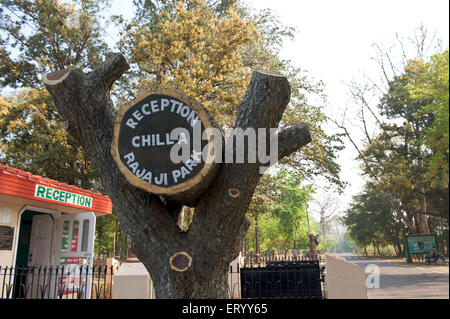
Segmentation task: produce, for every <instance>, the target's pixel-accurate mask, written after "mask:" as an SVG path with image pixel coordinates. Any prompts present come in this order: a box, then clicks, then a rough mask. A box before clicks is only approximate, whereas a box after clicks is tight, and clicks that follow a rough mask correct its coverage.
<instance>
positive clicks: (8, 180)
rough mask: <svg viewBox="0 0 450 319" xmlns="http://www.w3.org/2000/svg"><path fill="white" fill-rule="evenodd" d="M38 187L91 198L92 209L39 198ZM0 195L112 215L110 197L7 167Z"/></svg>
mask: <svg viewBox="0 0 450 319" xmlns="http://www.w3.org/2000/svg"><path fill="white" fill-rule="evenodd" d="M37 185H41V186H45V187H51V188H52V189H53V190H58V194H62V193H71V194H76V195H82V196H86V197H90V198H92V203H90V207H89V208H88V207H82V206H80V205H77V203H76V202H75V201H74V200H73V201H72V203H68V202H67V201H66V202H64V201H58V200H55V199H53V198H52V197H51V196H50V197H47V198H42V197H38V196H36V195H35V194H36V187H37ZM0 194H5V195H10V196H16V197H22V198H27V199H32V200H37V201H42V202H46V203H52V204H55V203H56V204H58V205H63V206H69V207H74V208H80V209H83V210H84V211H86V210H89V211H93V212H97V213H102V214H108V215H110V214H112V202H111V200H110V199H109V197H108V196H105V195H102V194H100V193H94V192H92V191H89V190H85V189H83V188H80V187H77V186H73V185H68V184H65V183H61V182H58V181H55V180H53V179H49V178H45V177H42V176H38V175H33V174H32V173H28V172H25V171H22V170H19V169H16V168H13V167H9V166H6V165H0ZM55 194H56V192H55ZM74 197H76V196H74ZM67 198H70V196H69V195H68V196H67Z"/></svg>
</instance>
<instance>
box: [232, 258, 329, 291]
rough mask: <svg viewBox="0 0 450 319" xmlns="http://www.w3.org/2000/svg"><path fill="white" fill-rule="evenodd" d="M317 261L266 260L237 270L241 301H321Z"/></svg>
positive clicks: (321, 273)
mask: <svg viewBox="0 0 450 319" xmlns="http://www.w3.org/2000/svg"><path fill="white" fill-rule="evenodd" d="M323 278H324V277H323V269H322V268H321V267H320V261H319V260H291V261H267V262H266V263H265V266H264V267H253V266H250V267H244V268H241V269H240V282H241V298H242V299H250V298H251V299H254V298H298V299H310V298H312V299H322V298H323V293H322V290H323Z"/></svg>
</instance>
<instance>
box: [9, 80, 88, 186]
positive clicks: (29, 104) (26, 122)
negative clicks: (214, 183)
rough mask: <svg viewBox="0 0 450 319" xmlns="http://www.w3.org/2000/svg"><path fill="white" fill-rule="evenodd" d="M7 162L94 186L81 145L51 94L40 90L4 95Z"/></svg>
mask: <svg viewBox="0 0 450 319" xmlns="http://www.w3.org/2000/svg"><path fill="white" fill-rule="evenodd" d="M0 115H1V116H0V134H1V139H0V151H1V152H2V153H3V156H4V157H3V158H1V159H0V162H2V163H3V164H6V165H9V166H12V167H16V168H19V169H23V170H26V171H30V172H33V173H34V174H38V175H43V176H45V177H48V178H52V179H56V180H58V181H62V182H67V183H69V184H73V185H78V186H83V187H88V188H89V187H91V186H92V185H91V183H90V182H89V181H90V180H91V179H92V177H93V172H92V171H91V170H89V169H86V165H85V164H86V160H85V158H84V156H83V153H82V152H81V150H80V147H79V146H78V145H77V143H75V141H74V140H73V139H72V138H71V136H70V135H69V134H68V133H67V132H66V130H65V128H64V123H63V122H62V121H61V120H60V118H59V116H58V114H57V113H56V110H55V107H54V105H53V103H52V102H51V99H50V96H49V94H48V93H47V92H46V91H43V90H38V89H28V90H23V91H21V92H20V93H19V94H17V95H16V96H14V97H9V98H4V97H1V96H0Z"/></svg>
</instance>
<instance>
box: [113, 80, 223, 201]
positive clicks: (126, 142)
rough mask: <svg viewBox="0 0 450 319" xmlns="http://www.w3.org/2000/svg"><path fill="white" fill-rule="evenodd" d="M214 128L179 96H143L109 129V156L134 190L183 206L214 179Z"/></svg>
mask: <svg viewBox="0 0 450 319" xmlns="http://www.w3.org/2000/svg"><path fill="white" fill-rule="evenodd" d="M212 127H216V125H215V124H214V123H213V120H212V118H211V117H210V116H209V114H208V112H207V111H206V109H205V108H204V107H203V106H202V105H200V104H199V103H198V102H196V101H195V100H194V99H192V98H191V97H189V96H187V95H185V94H184V93H182V92H179V91H176V90H173V89H165V90H159V91H153V92H150V93H146V94H143V95H141V96H140V97H138V98H136V100H134V101H133V102H132V103H130V104H129V105H127V106H126V107H124V108H122V109H121V110H120V112H119V113H118V115H117V117H116V121H115V124H114V138H113V142H112V145H111V152H112V155H113V157H114V160H115V161H116V163H117V165H118V167H119V169H120V171H121V172H122V173H123V174H124V175H125V177H126V178H127V180H128V181H129V182H130V183H131V184H133V185H134V186H136V187H139V188H142V189H144V190H146V191H148V192H151V193H153V194H158V195H161V196H165V197H167V198H170V199H172V200H175V201H178V202H181V203H185V204H189V203H191V204H192V203H193V202H195V199H196V197H198V196H199V195H200V192H202V191H203V190H204V189H205V188H206V187H207V186H208V184H209V183H210V182H211V180H212V178H213V175H214V173H215V171H216V170H215V169H214V168H215V167H216V165H215V163H214V147H211V145H212V143H210V142H211V141H212V140H213V138H214V136H212V135H211V133H210V132H209V131H205V130H206V129H208V128H212Z"/></svg>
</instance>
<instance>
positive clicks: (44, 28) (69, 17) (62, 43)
mask: <svg viewBox="0 0 450 319" xmlns="http://www.w3.org/2000/svg"><path fill="white" fill-rule="evenodd" d="M0 3H1V5H2V8H1V10H0V30H1V31H2V32H1V33H0V85H1V86H2V87H4V86H10V87H14V88H16V87H37V88H42V87H43V85H42V75H44V74H46V73H49V72H52V71H55V70H59V69H64V68H67V67H77V68H81V69H84V70H90V69H92V67H93V66H94V65H96V64H98V63H99V62H100V61H102V58H103V57H104V56H105V54H106V52H107V45H106V44H105V42H104V41H103V40H102V39H101V37H102V27H101V26H100V21H102V19H100V12H101V10H102V9H103V8H104V7H105V5H107V3H108V2H107V1H105V0H101V1H93V0H78V1H76V3H77V5H78V7H79V8H80V9H78V10H77V8H76V6H75V5H74V4H73V3H72V4H68V3H63V2H61V1H58V0H39V1H27V0H1V2H0Z"/></svg>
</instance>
